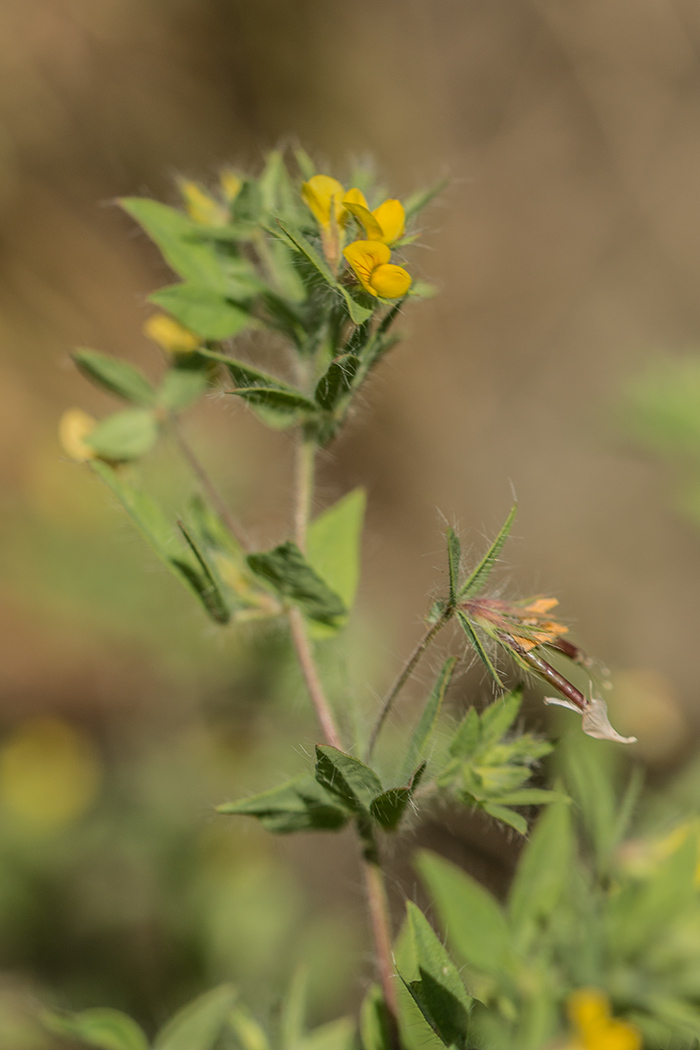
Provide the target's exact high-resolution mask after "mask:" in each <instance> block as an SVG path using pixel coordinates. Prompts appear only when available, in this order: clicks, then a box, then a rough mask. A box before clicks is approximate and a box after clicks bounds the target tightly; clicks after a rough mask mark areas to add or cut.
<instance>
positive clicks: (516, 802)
mask: <svg viewBox="0 0 700 1050" xmlns="http://www.w3.org/2000/svg"><path fill="white" fill-rule="evenodd" d="M506 768H507V767H506ZM525 773H526V771H525V769H523V777H524V776H525ZM566 798H567V796H566V795H562V793H561V792H559V791H549V790H548V789H547V788H520V789H519V790H517V791H505V792H504V793H503V794H502V795H501V794H499V795H498V796H497V797H496V798H495V799H494V801H497V802H502V803H503V805H504V806H543V805H546V804H548V803H550V802H563V801H564V800H565V799H566Z"/></svg>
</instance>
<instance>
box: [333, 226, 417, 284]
mask: <svg viewBox="0 0 700 1050" xmlns="http://www.w3.org/2000/svg"><path fill="white" fill-rule="evenodd" d="M343 255H344V256H345V258H346V259H347V261H348V262H349V263H350V266H351V267H352V270H353V272H354V273H355V276H356V277H357V279H358V281H359V282H360V284H361V285H362V287H363V288H364V289H365V291H367V292H369V293H370V295H376V296H381V297H382V298H383V299H400V298H401V297H402V296H404V295H405V294H406V292H407V291H408V289H409V288H410V287H411V275H410V274H409V273H408V272H407V271H406V270H404V268H403V267H402V266H396V265H394V263H390V262H389V259H390V258H391V251H390V249H389V247H388V245H386V244H384V243H383V241H376V240H375V241H353V242H352V244H349V245H348V246H347V248H345V249H344V251H343Z"/></svg>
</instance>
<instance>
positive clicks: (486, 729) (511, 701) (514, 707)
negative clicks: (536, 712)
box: [479, 686, 523, 751]
mask: <svg viewBox="0 0 700 1050" xmlns="http://www.w3.org/2000/svg"><path fill="white" fill-rule="evenodd" d="M522 703H523V687H522V686H518V687H517V688H516V689H512V690H511V691H510V692H509V693H506V695H505V696H502V697H500V698H499V699H498V700H494V701H493V702H492V703H490V704H489V705H488V707H486V708H484V710H483V711H482V712H481V718H480V722H481V732H480V734H479V750H480V751H485V750H486V749H487V748H490V747H493V745H494V744H496V743H497V742H498V741H499V740H500V739H501V738H502V737H503V736H505V734H506V733H507V732H508V730H509V729H510V728H511V726H512V725H513V722H514V721H515V719H516V718H517V717H518V713H519V711H520V708H521V707H522Z"/></svg>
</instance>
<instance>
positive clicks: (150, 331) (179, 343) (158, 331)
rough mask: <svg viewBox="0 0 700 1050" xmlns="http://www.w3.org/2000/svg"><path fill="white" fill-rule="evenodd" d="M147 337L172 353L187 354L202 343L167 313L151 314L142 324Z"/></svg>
mask: <svg viewBox="0 0 700 1050" xmlns="http://www.w3.org/2000/svg"><path fill="white" fill-rule="evenodd" d="M143 330H144V332H145V334H146V335H147V336H148V338H149V339H152V340H153V342H154V343H158V346H161V347H162V348H163V350H169V351H170V353H172V354H189V353H192V351H193V350H196V349H197V347H199V346H201V345H202V340H201V339H200V337H199V336H198V335H195V334H194V332H191V331H190V330H189V328H185V326H184V325H182V324H180V322H179V321H176V320H175V319H174V318H172V317H168V315H167V314H153V316H152V317H149V318H148V320H147V321H146V323H145V325H144V326H143Z"/></svg>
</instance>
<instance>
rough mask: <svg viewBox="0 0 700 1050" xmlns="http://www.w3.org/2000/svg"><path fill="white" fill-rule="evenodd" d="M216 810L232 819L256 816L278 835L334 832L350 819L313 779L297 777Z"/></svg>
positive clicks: (225, 803)
mask: <svg viewBox="0 0 700 1050" xmlns="http://www.w3.org/2000/svg"><path fill="white" fill-rule="evenodd" d="M216 811H217V813H223V814H226V815H229V816H245V817H257V819H258V820H259V821H260V823H261V824H262V826H263V827H264V828H266V830H267V831H272V832H275V833H276V834H287V833H289V832H293V831H314V830H321V831H335V830H337V829H338V828H342V826H343V825H344V824H345V823H346V822H347V819H348V815H347V813H346V812H345V811H344V810H343V809H341V808H340V807H339V806H337V805H336V804H335V802H334V797H333V796H329V795H328V794H327V793H326V792H325V791H324V789H323V787H322V786H321V785H320V784H319V783H318V782H317V781H316V780H315V779H314V778H313V777H310V776H304V777H297V778H296V779H295V780H290V781H288V782H287V783H286V784H280V786H279V787H276V788H272V789H271V790H270V791H263V792H262V793H261V794H259V795H253V796H252V797H251V798H244V799H241V800H239V801H238V802H224V803H223V805H221V806H217V807H216Z"/></svg>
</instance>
